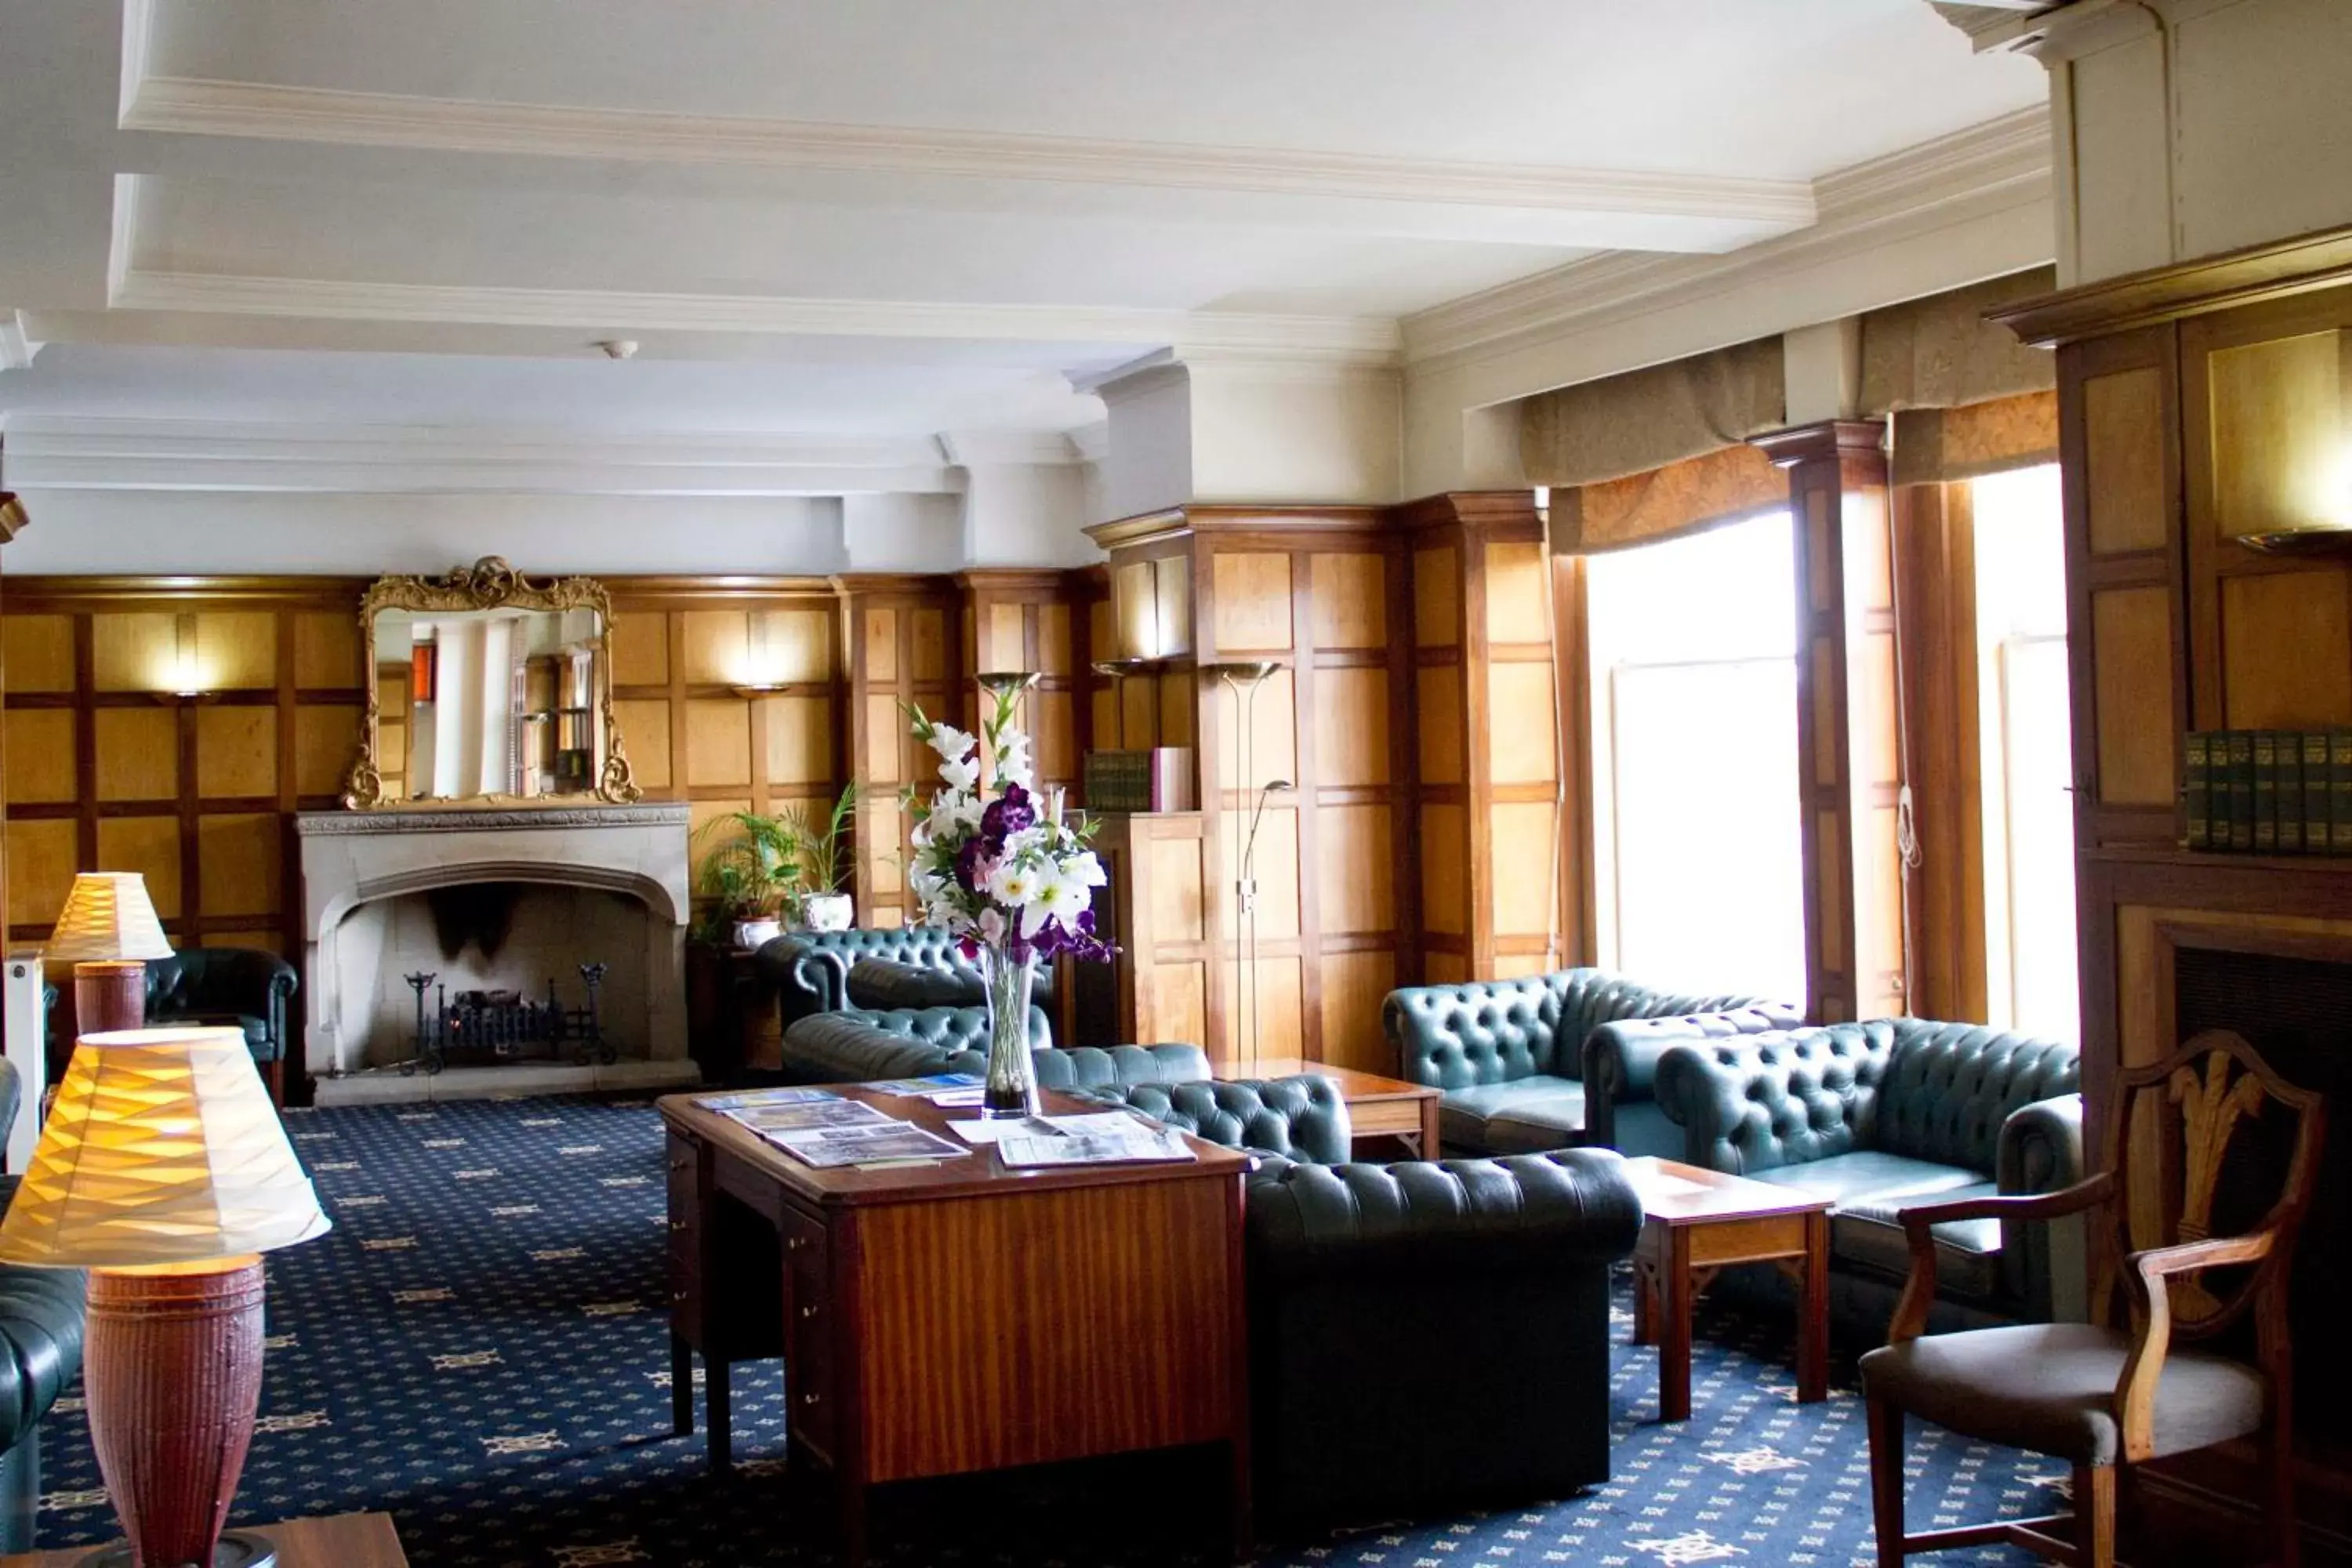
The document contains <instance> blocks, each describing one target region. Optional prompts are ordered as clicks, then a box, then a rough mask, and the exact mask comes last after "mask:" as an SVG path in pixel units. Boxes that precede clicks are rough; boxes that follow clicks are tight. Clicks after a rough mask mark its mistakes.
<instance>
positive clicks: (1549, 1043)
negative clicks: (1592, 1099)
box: [1381, 969, 1756, 1089]
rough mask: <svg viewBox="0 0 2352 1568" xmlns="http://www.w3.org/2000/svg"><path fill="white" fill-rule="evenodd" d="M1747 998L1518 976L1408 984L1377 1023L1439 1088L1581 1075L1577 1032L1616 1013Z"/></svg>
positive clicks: (1655, 1012) (1610, 981) (1712, 1009)
mask: <svg viewBox="0 0 2352 1568" xmlns="http://www.w3.org/2000/svg"><path fill="white" fill-rule="evenodd" d="M1755 1000H1756V999H1755V998H1753V997H1748V996H1696V995H1684V994H1675V993H1672V992H1664V991H1654V990H1652V989H1651V988H1650V987H1648V986H1646V985H1642V984H1636V983H1635V982H1633V981H1631V980H1628V979H1626V978H1625V977H1624V976H1622V975H1620V974H1612V973H1609V972H1608V971H1607V970H1603V969H1563V970H1559V971H1558V972H1557V973H1551V974H1538V975H1530V976H1528V977H1527V978H1524V979H1519V980H1473V981H1465V982H1462V983H1460V984H1453V985H1413V986H1407V987H1405V988H1403V989H1402V990H1398V991H1391V992H1390V993H1389V996H1388V1000H1387V1001H1386V1002H1385V1003H1384V1004H1382V1005H1381V1025H1382V1026H1383V1027H1384V1028H1385V1029H1386V1030H1387V1031H1388V1037H1389V1040H1390V1042H1391V1044H1393V1045H1394V1046H1395V1047H1396V1048H1397V1058H1398V1060H1399V1062H1400V1063H1401V1064H1402V1071H1403V1075H1404V1076H1405V1077H1406V1078H1408V1079H1412V1081H1413V1082H1415V1083H1424V1084H1431V1085H1434V1086H1435V1087H1437V1088H1439V1089H1468V1088H1470V1087H1472V1086H1473V1085H1475V1084H1488V1083H1508V1082H1511V1081H1512V1080H1513V1079H1522V1078H1528V1077H1531V1076H1533V1075H1534V1074H1537V1073H1549V1074H1550V1075H1552V1076H1554V1077H1558V1078H1577V1077H1579V1076H1580V1075H1581V1074H1582V1073H1583V1071H1584V1064H1583V1056H1584V1038H1585V1037H1586V1036H1587V1035H1590V1034H1591V1032H1592V1031H1593V1030H1594V1029H1595V1028H1597V1027H1599V1026H1601V1025H1602V1024H1605V1023H1608V1022H1610V1021H1611V1020H1612V1019H1618V1018H1664V1017H1675V1016H1681V1015H1683V1014H1687V1013H1719V1012H1725V1011H1727V1010H1730V1009H1735V1008H1741V1007H1747V1006H1749V1005H1753V1004H1754V1002H1755Z"/></svg>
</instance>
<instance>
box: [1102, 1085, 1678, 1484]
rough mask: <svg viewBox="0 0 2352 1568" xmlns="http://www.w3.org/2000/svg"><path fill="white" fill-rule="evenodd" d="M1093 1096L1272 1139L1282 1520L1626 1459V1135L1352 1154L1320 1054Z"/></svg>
mask: <svg viewBox="0 0 2352 1568" xmlns="http://www.w3.org/2000/svg"><path fill="white" fill-rule="evenodd" d="M1092 1098H1096V1099H1098V1100H1103V1101H1105V1102H1108V1103H1119V1104H1126V1105H1129V1106H1131V1107H1133V1108H1134V1109H1136V1110H1141V1111H1144V1112H1145V1113H1146V1114H1148V1115H1151V1116H1153V1117H1154V1118H1155V1119H1157V1120H1160V1121H1166V1122H1167V1123H1169V1124H1170V1125H1171V1126H1177V1127H1181V1128H1182V1129H1184V1130H1185V1131H1189V1132H1192V1133H1195V1134H1197V1135H1198V1136H1200V1137H1202V1138H1206V1139H1208V1140H1210V1141H1212V1142H1218V1143H1223V1144H1226V1145H1228V1146H1230V1147H1235V1148H1246V1149H1251V1150H1254V1151H1258V1152H1259V1154H1260V1157H1259V1159H1258V1160H1257V1162H1256V1164H1255V1168H1254V1169H1253V1170H1252V1172H1251V1173H1250V1174H1249V1175H1248V1177H1246V1178H1245V1181H1244V1189H1243V1194H1244V1205H1245V1207H1246V1214H1245V1216H1244V1235H1245V1237H1246V1244H1245V1245H1246V1278H1247V1281H1248V1285H1247V1289H1248V1298H1249V1317H1250V1413H1251V1423H1252V1427H1253V1432H1252V1439H1251V1453H1252V1458H1253V1461H1254V1463H1255V1467H1256V1472H1257V1476H1256V1479H1257V1495H1258V1497H1259V1500H1260V1503H1261V1507H1262V1509H1263V1510H1264V1512H1265V1515H1266V1516H1267V1517H1268V1518H1269V1519H1271V1520H1272V1521H1275V1522H1276V1524H1277V1526H1279V1527H1285V1528H1291V1529H1302V1528H1305V1527H1307V1526H1317V1525H1334V1524H1337V1525H1348V1524H1365V1523H1370V1522H1372V1521H1385V1520H1393V1519H1396V1518H1399V1517H1401V1516H1402V1517H1410V1516H1414V1515H1420V1516H1424V1517H1425V1516H1428V1515H1430V1514H1433V1513H1436V1512H1438V1511H1441V1510H1458V1509H1460V1508H1462V1507H1465V1506H1472V1505H1476V1504H1480V1503H1494V1504H1496V1505H1500V1506H1511V1505H1524V1504H1526V1503H1528V1502H1529V1501H1532V1500H1535V1499H1538V1498H1554V1497H1559V1496H1561V1495H1563V1494H1565V1493H1567V1492H1570V1491H1573V1490H1575V1489H1578V1488H1580V1487H1587V1486H1592V1485H1596V1484H1598V1483H1600V1482H1601V1481H1605V1480H1607V1479H1609V1474H1610V1445H1609V1376H1610V1340H1609V1273H1610V1268H1611V1266H1612V1265H1613V1264H1614V1263H1616V1262H1617V1261H1618V1260H1619V1259H1621V1258H1625V1257H1627V1256H1629V1255H1630V1254H1631V1253H1632V1251H1633V1242H1634V1240H1635V1238H1636V1237H1638V1236H1639V1235H1640V1233H1641V1228H1642V1205H1641V1202H1640V1200H1639V1199H1638V1198H1637V1197H1636V1196H1635V1195H1634V1193H1633V1187H1632V1185H1631V1184H1629V1183H1628V1182H1627V1181H1626V1180H1625V1177H1624V1173H1623V1171H1622V1161H1621V1160H1620V1158H1619V1157H1618V1156H1617V1155H1616V1154H1615V1153H1613V1152H1610V1151H1608V1150H1605V1149H1591V1150H1588V1149H1576V1150H1565V1151H1561V1152H1556V1153H1549V1154H1530V1155H1517V1156H1513V1157H1510V1158H1507V1159H1499V1160H1443V1161H1433V1160H1408V1161H1402V1162H1400V1163H1395V1164H1390V1165H1358V1164H1348V1163H1341V1162H1343V1161H1344V1159H1345V1156H1346V1153H1347V1150H1348V1145H1349V1125H1348V1108H1347V1106H1346V1104H1345V1103H1344V1102H1343V1101H1342V1100H1340V1098H1339V1092H1338V1090H1337V1089H1335V1088H1333V1086H1332V1085H1331V1083H1330V1081H1329V1080H1328V1079H1321V1078H1316V1077H1313V1076H1311V1075H1309V1076H1307V1077H1304V1078H1294V1079H1272V1080H1265V1081H1234V1082H1221V1083H1205V1084H1200V1083H1196V1084H1180V1085H1177V1086H1174V1087H1172V1088H1169V1087H1161V1086H1155V1085H1139V1086H1133V1087H1129V1088H1126V1089H1116V1090H1106V1091H1103V1092H1101V1093H1099V1094H1097V1095H1096V1096H1093V1097H1092ZM1433 1346H1443V1347H1444V1351H1443V1352H1442V1353H1433V1349H1432V1347H1433Z"/></svg>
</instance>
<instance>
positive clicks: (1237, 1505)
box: [1228, 1438, 1257, 1563]
mask: <svg viewBox="0 0 2352 1568" xmlns="http://www.w3.org/2000/svg"><path fill="white" fill-rule="evenodd" d="M1228 1447H1231V1449H1232V1450H1233V1478H1234V1479H1233V1511H1234V1562H1236V1563H1246V1562H1248V1561H1249V1560H1250V1555H1251V1553H1250V1549H1251V1547H1252V1546H1254V1545H1255V1543H1256V1536H1257V1520H1256V1517H1255V1512H1254V1511H1253V1505H1252V1502H1251V1499H1250V1447H1249V1444H1248V1443H1247V1442H1245V1441H1243V1440H1241V1439H1239V1438H1236V1439H1234V1442H1233V1443H1231V1444H1230V1445H1228Z"/></svg>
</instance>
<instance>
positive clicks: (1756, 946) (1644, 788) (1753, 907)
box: [1587, 512, 1805, 1001]
mask: <svg viewBox="0 0 2352 1568" xmlns="http://www.w3.org/2000/svg"><path fill="white" fill-rule="evenodd" d="M1792 549H1793V545H1792V542H1791V541H1790V531H1789V517H1788V514H1787V513H1786V512H1774V513H1771V514H1769V515H1767V516H1763V517H1759V518H1756V519H1754V520H1751V521H1746V522H1740V523H1736V524H1733V525H1730V526H1728V527H1725V528H1719V529H1716V530H1713V531H1709V532H1706V533H1703V534H1699V535H1696V536H1695V537H1692V538H1689V539H1680V540H1674V541H1670V542H1666V543H1663V544H1654V545H1647V546H1644V547H1643V548H1640V549H1635V550H1626V551H1621V552H1616V553H1613V554H1607V555H1600V556H1596V557H1594V558H1593V559H1592V560H1591V561H1590V562H1589V563H1587V565H1588V572H1589V575H1588V578H1587V584H1588V589H1589V594H1588V602H1589V605H1590V612H1589V624H1590V635H1591V669H1592V684H1593V692H1592V720H1593V723H1592V728H1593V738H1592V739H1593V745H1592V753H1593V779H1592V795H1593V808H1594V809H1593V820H1594V824H1595V831H1594V838H1595V840H1596V842H1595V844H1594V846H1593V861H1594V865H1593V869H1594V875H1595V879H1596V884H1595V885H1596V887H1597V888H1598V889H1599V899H1598V902H1599V906H1600V909H1599V915H1600V922H1599V923H1600V926H1601V931H1600V932H1599V935H1600V938H1601V952H1602V955H1603V962H1605V963H1609V964H1611V965H1612V967H1615V968H1617V969H1620V970H1622V971H1623V972H1624V973H1628V974H1631V975H1633V976H1634V977H1635V978H1636V979H1639V980H1641V981H1643V982H1645V983H1647V984H1656V985H1664V986H1671V987H1674V988H1675V989H1690V990H1698V991H1744V992H1751V993H1754V994H1759V995H1767V996H1779V997H1785V998H1787V999H1789V1000H1790V1001H1801V1000H1802V999H1803V998H1804V994H1805V933H1804V894H1803V880H1802V879H1803V861H1802V851H1801V846H1800V843H1799V838H1798V820H1799V818H1798V805H1797V664H1796V646H1797V642H1796V621H1795V610H1794V604H1795V599H1796V587H1795V574H1796V566H1795V563H1794V561H1793V559H1792V556H1791V552H1792Z"/></svg>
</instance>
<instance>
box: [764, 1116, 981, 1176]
mask: <svg viewBox="0 0 2352 1568" xmlns="http://www.w3.org/2000/svg"><path fill="white" fill-rule="evenodd" d="M761 1137H763V1138H765V1139H767V1141H768V1142H771V1143H773V1144H774V1145H776V1147H778V1148H779V1149H782V1151H783V1152H785V1153H787V1154H791V1155H793V1156H794V1157H796V1158H798V1159H801V1160H803V1161H805V1162H807V1163H809V1164H812V1165H814V1166H816V1167H817V1168H818V1169H820V1170H827V1169H832V1168H834V1167H836V1166H841V1165H880V1164H892V1163H898V1162H900V1161H911V1160H923V1161H930V1160H960V1159H961V1158H963V1157H964V1156H965V1155H967V1154H970V1153H971V1150H969V1149H965V1148H961V1147H959V1146H957V1145H956V1144H954V1143H951V1142H948V1140H946V1139H944V1138H942V1137H940V1136H939V1135H938V1134H937V1133H934V1132H927V1131H924V1130H923V1129H921V1128H919V1127H917V1126H914V1125H913V1124H911V1123H909V1122H905V1121H891V1120H889V1119H888V1118H887V1117H885V1118H884V1119H883V1120H881V1121H877V1122H870V1123H867V1124H866V1125H863V1126H857V1127H807V1128H800V1129H796V1130H793V1131H784V1132H764V1131H763V1132H762V1133H761Z"/></svg>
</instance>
